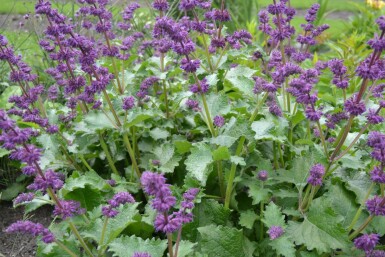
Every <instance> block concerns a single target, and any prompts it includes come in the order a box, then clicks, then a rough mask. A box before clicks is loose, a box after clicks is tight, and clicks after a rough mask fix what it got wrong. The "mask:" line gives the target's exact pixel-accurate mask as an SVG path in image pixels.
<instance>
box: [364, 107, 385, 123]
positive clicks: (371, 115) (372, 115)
mask: <svg viewBox="0 0 385 257" xmlns="http://www.w3.org/2000/svg"><path fill="white" fill-rule="evenodd" d="M366 118H367V120H368V123H369V124H379V123H381V122H383V121H384V117H382V116H381V115H378V111H377V110H374V109H369V111H368V114H367V115H366Z"/></svg>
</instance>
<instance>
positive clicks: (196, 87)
mask: <svg viewBox="0 0 385 257" xmlns="http://www.w3.org/2000/svg"><path fill="white" fill-rule="evenodd" d="M209 88H210V86H209V84H208V83H207V79H206V78H204V79H202V80H201V81H199V82H198V84H193V85H191V86H190V91H191V92H193V93H199V94H204V93H207V91H209Z"/></svg>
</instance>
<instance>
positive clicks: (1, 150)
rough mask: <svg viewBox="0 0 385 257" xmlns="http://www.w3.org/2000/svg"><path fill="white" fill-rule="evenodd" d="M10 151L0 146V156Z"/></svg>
mask: <svg viewBox="0 0 385 257" xmlns="http://www.w3.org/2000/svg"><path fill="white" fill-rule="evenodd" d="M10 152H11V151H8V150H5V149H4V148H0V158H1V157H4V156H6V155H8V154H9V153H10Z"/></svg>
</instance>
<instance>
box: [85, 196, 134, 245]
mask: <svg viewBox="0 0 385 257" xmlns="http://www.w3.org/2000/svg"><path fill="white" fill-rule="evenodd" d="M138 205H139V203H133V204H125V205H123V206H120V207H118V211H119V214H118V215H117V216H116V217H114V218H110V219H108V226H107V228H106V231H105V237H104V240H103V243H101V244H100V245H105V244H109V243H110V242H111V241H112V240H114V239H115V238H117V237H118V236H119V235H120V233H122V231H123V230H124V229H125V228H126V227H127V226H128V225H129V224H131V223H133V222H136V220H134V219H133V218H134V216H135V215H136V214H138V213H139V211H138V210H137V207H138ZM104 219H105V217H103V218H98V219H96V220H94V221H92V222H91V223H90V224H89V225H88V226H87V227H86V228H85V229H84V230H83V231H82V232H81V234H82V235H83V236H84V237H85V238H91V239H93V240H95V241H96V242H100V239H101V238H100V237H101V234H100V232H101V231H102V230H103V224H104Z"/></svg>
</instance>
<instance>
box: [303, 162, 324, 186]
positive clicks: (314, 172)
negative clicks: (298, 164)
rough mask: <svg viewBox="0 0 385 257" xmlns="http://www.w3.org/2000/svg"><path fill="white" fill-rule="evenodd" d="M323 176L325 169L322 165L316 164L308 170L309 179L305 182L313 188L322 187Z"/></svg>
mask: <svg viewBox="0 0 385 257" xmlns="http://www.w3.org/2000/svg"><path fill="white" fill-rule="evenodd" d="M324 174H325V167H324V166H323V165H322V164H319V163H317V164H316V165H314V166H313V167H311V169H310V177H309V178H308V179H307V182H308V183H309V184H311V185H313V186H320V185H322V178H323V175H324Z"/></svg>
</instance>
